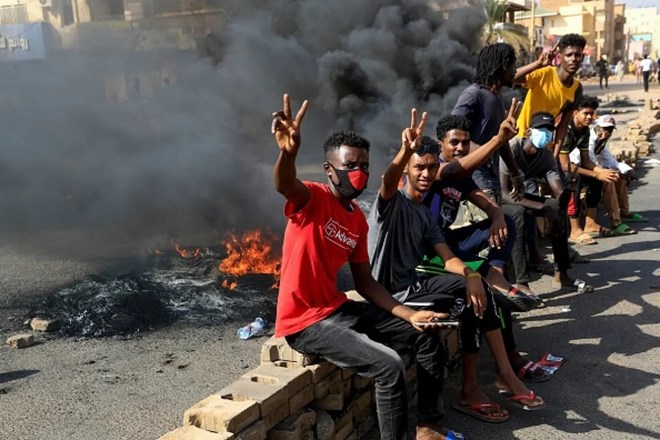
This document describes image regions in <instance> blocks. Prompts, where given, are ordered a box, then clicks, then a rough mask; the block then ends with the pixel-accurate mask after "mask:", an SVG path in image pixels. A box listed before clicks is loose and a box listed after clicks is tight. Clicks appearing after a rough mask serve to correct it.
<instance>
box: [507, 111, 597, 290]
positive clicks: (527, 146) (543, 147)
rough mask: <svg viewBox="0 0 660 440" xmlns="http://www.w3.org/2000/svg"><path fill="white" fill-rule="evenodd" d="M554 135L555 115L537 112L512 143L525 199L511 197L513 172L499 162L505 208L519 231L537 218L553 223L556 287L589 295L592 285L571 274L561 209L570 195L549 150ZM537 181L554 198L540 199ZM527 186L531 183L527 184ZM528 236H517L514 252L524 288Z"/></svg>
mask: <svg viewBox="0 0 660 440" xmlns="http://www.w3.org/2000/svg"><path fill="white" fill-rule="evenodd" d="M554 133H555V125H554V118H553V117H552V115H551V114H550V113H545V112H538V113H535V114H534V115H533V116H532V119H531V122H530V128H528V129H527V130H526V131H525V137H523V138H515V139H512V140H511V142H510V145H509V146H510V147H511V152H512V153H513V157H514V160H515V161H516V163H517V165H518V169H519V170H520V171H522V172H523V174H524V179H525V180H524V181H525V183H526V185H525V187H526V189H527V190H529V191H526V193H525V196H524V198H523V199H522V200H519V201H516V200H514V199H513V198H511V197H509V196H508V193H507V192H506V189H507V188H511V187H512V186H513V184H512V175H511V171H510V170H509V168H508V167H507V166H506V164H505V163H504V162H500V183H501V185H502V188H503V189H504V196H503V202H504V204H503V206H502V208H503V209H504V212H505V213H506V214H507V215H509V216H511V218H513V219H514V220H515V222H516V228H517V229H518V230H519V231H523V230H525V229H526V222H531V223H532V224H533V225H534V227H535V226H536V216H544V217H545V218H546V220H547V221H549V223H550V229H551V232H550V235H551V240H552V253H553V255H554V259H555V264H554V269H555V270H554V279H553V281H552V285H553V287H555V288H565V289H575V290H577V291H578V293H587V292H591V291H593V288H592V287H591V286H589V285H587V283H585V282H584V281H582V280H574V279H572V278H570V277H569V275H568V269H569V268H570V267H571V262H570V257H569V254H568V236H567V231H566V213H565V212H564V211H563V210H562V208H561V206H566V204H565V203H561V202H560V200H561V199H562V198H564V197H570V193H569V192H566V193H565V192H564V184H563V182H562V180H561V176H560V174H559V168H558V166H557V161H556V160H555V158H554V156H553V155H552V151H550V149H549V148H548V146H551V144H552V139H553V137H554ZM514 176H517V174H515V175H514ZM537 179H540V180H545V181H546V182H547V184H548V186H549V187H550V189H551V190H552V194H553V196H554V197H553V198H545V197H541V196H540V195H539V194H538V192H537V191H536V188H538V185H537V184H536V182H537ZM527 183H532V184H531V185H527ZM529 214H531V216H530V215H529ZM525 235H526V234H516V238H515V245H514V246H513V252H512V255H513V259H512V262H513V268H514V272H515V276H516V282H517V283H518V285H520V284H522V285H525V283H527V282H529V274H528V273H527V256H526V253H525V249H526V243H525Z"/></svg>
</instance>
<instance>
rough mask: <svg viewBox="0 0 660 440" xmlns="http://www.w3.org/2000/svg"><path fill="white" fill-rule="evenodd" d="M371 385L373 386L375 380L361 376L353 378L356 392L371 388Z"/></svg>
mask: <svg viewBox="0 0 660 440" xmlns="http://www.w3.org/2000/svg"><path fill="white" fill-rule="evenodd" d="M371 385H373V380H371V379H370V378H368V377H363V376H360V375H359V374H356V375H355V376H353V386H354V387H355V389H356V390H358V391H359V390H363V389H365V388H370V387H371Z"/></svg>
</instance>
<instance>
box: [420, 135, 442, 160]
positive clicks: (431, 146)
mask: <svg viewBox="0 0 660 440" xmlns="http://www.w3.org/2000/svg"><path fill="white" fill-rule="evenodd" d="M427 153H431V154H440V145H438V141H436V140H435V139H433V138H432V137H430V136H422V142H421V145H420V146H419V148H418V149H417V151H415V154H417V155H418V156H424V155H425V154H427Z"/></svg>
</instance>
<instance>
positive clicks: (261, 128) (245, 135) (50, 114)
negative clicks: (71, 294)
mask: <svg viewBox="0 0 660 440" xmlns="http://www.w3.org/2000/svg"><path fill="white" fill-rule="evenodd" d="M437 3H442V2H437ZM434 4H435V3H434V2H429V1H420V0H407V1H387V0H379V1H376V0H370V1H357V2H356V1H354V0H333V1H326V0H307V1H294V0H276V1H271V2H259V5H260V6H258V7H257V6H255V7H252V8H250V7H244V8H243V10H242V11H241V12H238V13H237V15H236V16H234V17H233V18H232V20H231V24H230V25H229V26H228V27H227V28H226V29H217V30H214V32H215V35H214V36H211V37H210V38H207V41H206V48H207V49H208V50H207V55H208V54H210V55H211V56H212V57H204V56H202V57H200V56H199V55H197V54H192V53H191V52H183V51H179V52H175V51H164V50H161V51H144V52H136V51H135V50H134V49H133V48H132V47H130V45H128V46H127V45H125V44H118V43H117V42H118V37H117V35H116V34H113V35H106V34H98V35H97V36H95V37H94V38H93V45H92V46H91V47H90V44H89V43H88V44H87V46H86V47H85V48H82V49H80V50H76V51H71V50H70V51H65V52H63V53H61V54H56V55H55V56H54V59H52V60H50V61H40V62H19V63H3V65H0V73H1V77H2V82H1V84H0V99H2V105H0V121H1V122H0V123H1V124H2V127H3V129H2V142H1V143H0V203H1V204H2V208H1V209H2V215H1V216H0V227H2V228H3V231H4V238H3V242H6V241H8V240H10V239H11V238H10V237H15V236H17V235H19V234H20V235H21V236H22V237H24V236H28V237H29V236H34V237H42V236H43V234H44V233H46V235H47V234H48V233H51V232H62V231H64V232H67V233H71V234H77V235H79V236H82V237H88V238H90V239H91V241H93V242H94V244H95V245H97V244H98V243H116V242H118V241H123V240H134V241H135V242H136V243H140V242H142V240H146V239H149V238H151V237H154V236H159V235H164V234H166V235H170V236H175V237H179V238H181V239H183V240H184V241H185V240H190V239H191V237H196V236H199V235H200V234H206V233H210V232H212V231H213V230H219V231H225V230H227V229H230V228H236V229H247V228H252V227H263V226H271V227H273V228H275V229H276V230H279V228H280V227H281V224H282V216H281V214H280V213H281V207H282V202H283V201H282V199H281V198H280V197H279V196H278V195H277V194H276V193H275V191H274V190H273V189H272V184H271V168H272V164H273V163H274V160H275V157H276V155H277V147H276V146H275V143H274V140H273V139H272V135H271V134H270V132H269V127H270V113H271V112H272V111H273V110H276V109H279V108H280V106H281V95H282V93H283V92H284V91H288V92H289V93H290V95H291V96H292V99H293V101H294V106H295V107H296V108H297V106H299V105H300V102H301V101H302V99H304V98H307V99H310V101H311V105H310V108H309V111H308V114H307V117H306V119H305V121H304V126H303V131H302V135H303V146H302V152H301V159H300V162H301V166H302V165H305V164H307V165H310V164H319V163H320V162H321V160H322V150H321V147H320V145H321V143H322V140H323V139H324V138H325V137H326V136H327V135H328V134H329V133H331V132H332V131H335V130H339V129H347V128H348V129H353V130H356V131H358V132H361V133H362V134H364V135H366V136H367V137H368V138H369V139H370V140H371V141H372V144H373V145H374V150H373V152H372V161H373V163H374V164H375V165H377V164H380V165H381V166H382V164H384V163H385V162H386V161H387V160H389V159H390V157H391V152H392V148H394V147H396V145H397V142H398V139H399V136H400V131H401V128H402V127H403V126H404V125H405V124H407V123H408V121H409V112H410V108H412V107H418V108H419V109H423V110H426V111H428V112H430V115H431V117H430V119H429V121H430V123H429V127H428V130H429V131H428V133H431V132H432V130H433V127H432V126H433V123H434V122H435V120H437V118H438V116H439V115H440V114H441V113H443V112H444V111H447V110H448V109H449V108H450V107H451V105H452V104H453V103H454V101H455V99H456V97H457V96H458V93H459V92H460V90H461V88H462V87H463V86H465V85H466V84H467V83H468V82H469V81H470V80H471V79H472V75H473V69H474V62H475V59H474V52H475V51H476V49H477V48H478V43H479V35H480V29H481V27H482V25H483V23H484V16H483V13H482V11H481V10H479V9H464V10H460V11H457V12H454V14H453V15H452V17H451V20H445V19H444V18H443V15H442V13H440V12H438V11H436V10H435V9H434V6H433V5H434ZM255 5H257V3H256V2H255ZM122 38H123V37H122ZM89 40H90V39H89V38H88V39H87V41H88V42H89ZM121 41H124V40H121ZM202 52H203V50H202ZM158 63H160V64H161V65H163V66H172V67H171V68H170V69H169V71H170V74H171V78H170V77H167V78H163V86H162V87H160V88H157V89H156V90H155V91H154V92H153V94H152V95H150V96H149V98H148V99H145V98H144V97H143V98H139V97H138V98H135V99H128V100H124V99H122V98H121V97H116V96H112V95H110V96H108V93H107V91H105V90H103V88H104V86H107V78H108V75H109V74H112V73H113V72H131V71H142V72H143V73H144V72H147V71H148V68H146V67H143V65H149V66H153V65H154V64H158ZM141 69H142V70H141ZM127 75H128V74H127ZM94 78H97V80H94ZM100 78H106V79H105V80H103V79H100ZM104 81H105V83H104ZM126 81H127V84H128V89H127V95H129V97H130V96H132V95H136V96H137V95H140V94H142V92H141V90H140V89H141V84H140V82H139V79H138V80H135V79H134V78H128V77H127V79H126ZM378 175H379V172H378V167H375V169H374V170H373V172H372V182H371V185H372V186H373V185H375V184H376V180H377V179H376V176H378Z"/></svg>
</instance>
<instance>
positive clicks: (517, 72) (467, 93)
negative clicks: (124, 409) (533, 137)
mask: <svg viewBox="0 0 660 440" xmlns="http://www.w3.org/2000/svg"><path fill="white" fill-rule="evenodd" d="M552 57H553V55H552V52H551V53H546V54H542V55H541V57H540V58H539V59H538V60H536V61H535V62H533V63H530V64H528V65H526V66H523V67H520V68H518V69H516V68H515V63H516V53H515V51H514V49H513V46H511V45H510V44H506V43H496V44H491V45H489V46H486V47H484V48H483V49H481V51H480V52H479V55H478V58H477V70H476V72H475V75H474V83H473V84H471V85H469V86H468V87H466V88H465V89H464V90H463V92H461V95H460V96H459V98H458V101H457V102H456V105H455V106H454V109H453V110H452V112H451V113H452V115H458V116H465V117H466V118H468V119H469V120H470V140H471V142H472V146H471V149H474V148H478V147H479V146H480V145H483V144H485V143H486V142H488V141H489V140H490V139H491V138H492V137H493V136H494V135H496V134H497V131H498V129H499V126H500V124H501V123H502V121H503V120H504V118H505V117H506V110H505V107H504V103H503V101H502V97H501V91H502V87H505V86H506V87H511V86H513V84H514V83H515V82H518V81H520V80H521V79H522V78H524V77H525V76H526V75H528V74H529V73H530V72H532V71H534V70H536V69H538V68H541V67H545V66H547V65H548V64H549V63H550V60H551V59H552ZM500 155H501V157H502V160H503V161H504V163H505V164H506V165H507V168H508V169H509V170H510V173H511V176H512V179H511V183H512V184H513V185H512V191H511V198H512V199H514V200H519V199H520V197H522V195H524V194H525V191H524V188H523V179H522V177H521V173H520V171H519V170H518V166H517V165H516V161H515V160H514V157H513V154H512V153H511V148H510V147H509V145H508V144H505V145H503V146H502V147H501V148H500V149H499V150H497V151H495V152H494V153H493V154H492V155H491V156H490V157H489V158H488V160H487V161H486V163H484V164H483V165H481V166H480V167H479V168H477V169H475V170H474V172H473V173H472V179H473V180H474V182H475V183H476V184H477V186H478V187H479V189H480V190H481V191H482V192H483V193H484V194H485V195H486V196H488V198H490V199H491V200H493V201H494V202H495V203H497V204H498V205H502V194H501V187H500V177H499V161H500ZM464 203H465V207H466V209H465V216H464V220H466V221H468V222H470V223H478V222H480V221H483V220H485V219H487V218H488V216H487V215H486V213H485V212H484V211H482V210H481V209H479V208H478V207H477V206H475V205H474V204H472V203H471V202H468V201H466V202H464ZM514 220H516V219H514ZM517 220H519V221H518V224H516V231H519V232H518V233H520V234H522V233H523V231H524V230H525V229H524V223H523V222H521V221H520V219H517ZM521 252H522V253H523V254H524V250H522V249H516V248H514V249H512V253H518V254H519V253H521ZM513 257H514V258H520V256H519V255H516V254H514V255H513ZM523 258H524V255H523ZM535 263H539V264H540V262H535ZM515 281H516V284H515V287H516V288H518V289H519V290H521V291H523V292H525V293H527V294H533V292H532V291H531V290H530V289H529V284H528V283H529V279H522V278H521V279H516V280H515Z"/></svg>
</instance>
